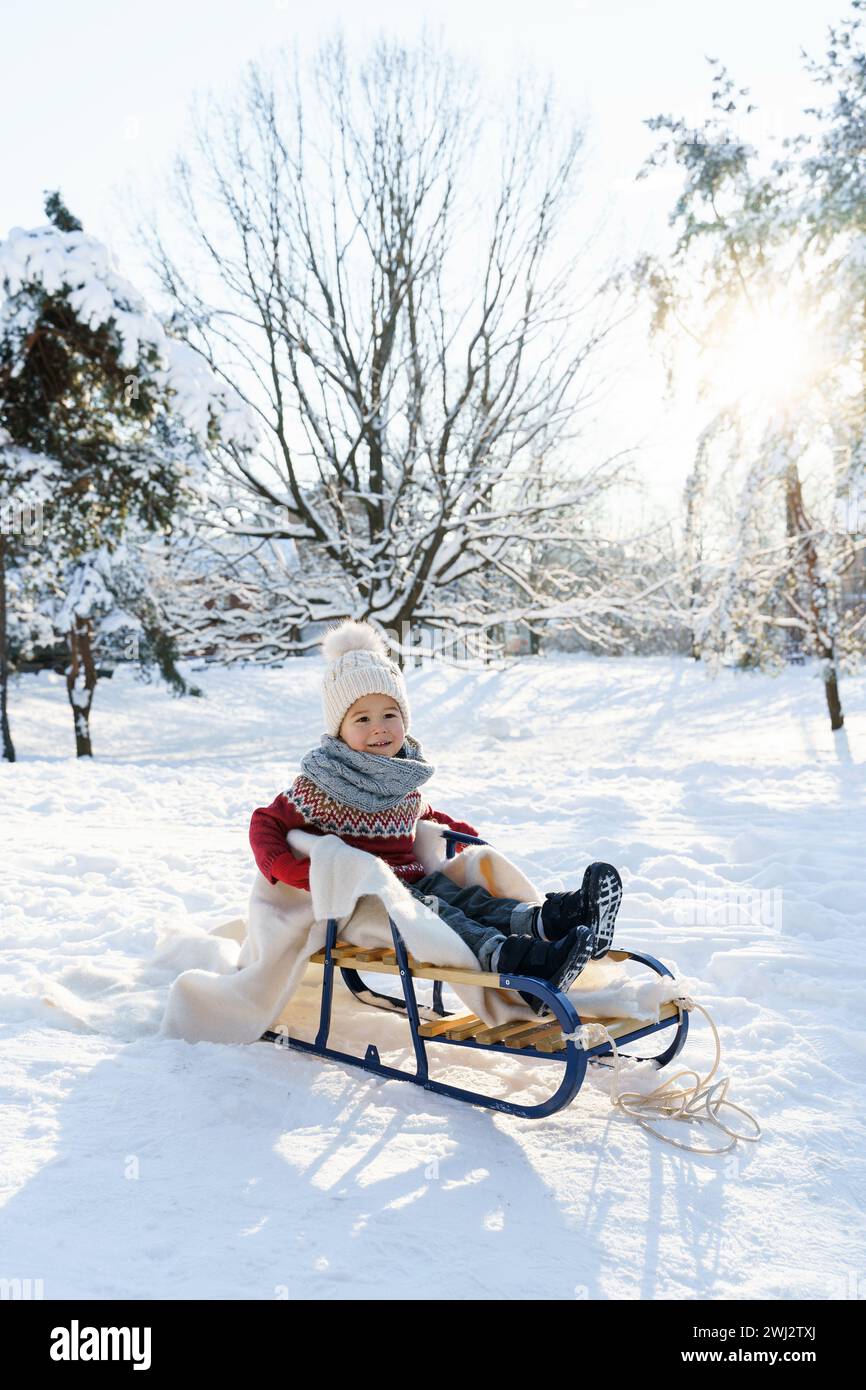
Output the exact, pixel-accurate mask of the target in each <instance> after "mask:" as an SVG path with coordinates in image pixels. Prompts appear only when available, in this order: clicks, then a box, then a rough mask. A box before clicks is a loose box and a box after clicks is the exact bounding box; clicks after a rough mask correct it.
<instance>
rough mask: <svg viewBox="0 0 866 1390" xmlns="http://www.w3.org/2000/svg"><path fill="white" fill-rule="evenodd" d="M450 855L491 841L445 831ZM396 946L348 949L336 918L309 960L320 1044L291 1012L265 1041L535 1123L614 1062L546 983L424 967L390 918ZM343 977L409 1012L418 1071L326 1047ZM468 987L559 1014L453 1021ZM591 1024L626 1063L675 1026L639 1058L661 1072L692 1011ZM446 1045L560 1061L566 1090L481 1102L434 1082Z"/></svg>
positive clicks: (653, 964)
mask: <svg viewBox="0 0 866 1390" xmlns="http://www.w3.org/2000/svg"><path fill="white" fill-rule="evenodd" d="M443 835H444V836H445V838H446V841H447V846H446V853H447V857H448V858H449V859H451V858H452V857H453V855H454V846H455V843H456V842H457V841H458V840H461V841H463V842H465V843H468V844H476V845H483V844H487V841H486V840H482V839H479V838H478V837H477V836H475V835H465V834H463V832H462V831H456V830H445V831H443ZM388 920H389V922H390V926H391V936H392V938H393V942H394V945H393V948H391V947H386V946H378V947H370V948H365V947H363V946H353V945H352V944H351V943H349V942H340V941H338V940H337V922H336V920H335V919H334V918H330V919H329V921H328V925H327V933H326V938H325V946H324V948H323V950H321V951H318V952H317V953H316V954H315V955H314V956H311V957H310V959H311V961H312V962H314V963H315V964H317V965H321V966H322V967H323V975H322V1000H321V1009H320V1014H319V1029H318V1032H317V1034H316V1037H315V1040H314V1041H313V1042H308V1041H306V1040H305V1039H303V1038H295V1037H292V1036H291V1034H290V1033H289V1031H288V1021H287V1015H288V1009H287V1010H286V1017H285V1018H284V1017H283V1016H281V1017H280V1018H278V1019H277V1020H275V1022H274V1023H273V1025H272V1027H271V1028H270V1029H269V1030H268V1031H267V1032H266V1033H264V1034H263V1035H262V1038H261V1041H262V1042H269V1043H272V1044H274V1043H275V1044H279V1045H281V1046H286V1047H293V1048H297V1049H298V1050H299V1051H301V1052H309V1053H312V1054H314V1055H315V1056H318V1057H329V1058H331V1059H332V1060H333V1061H335V1062H348V1063H350V1064H351V1065H352V1066H355V1067H363V1068H364V1070H365V1071H369V1072H373V1073H374V1074H375V1075H376V1076H387V1077H391V1078H393V1079H394V1080H399V1081H413V1082H414V1083H415V1084H416V1085H417V1086H423V1087H424V1089H425V1090H427V1091H435V1092H436V1093H437V1094H439V1095H443V1096H452V1097H453V1098H454V1099H455V1100H463V1101H469V1102H470V1103H471V1104H472V1105H484V1106H487V1107H488V1108H489V1109H491V1110H501V1111H503V1112H504V1113H505V1114H508V1115H522V1116H523V1117H525V1118H527V1119H540V1118H541V1117H542V1116H543V1115H552V1114H554V1113H555V1111H557V1110H561V1109H562V1108H563V1106H565V1105H568V1104H569V1102H570V1101H572V1100H573V1099H574V1097H575V1096H576V1095H577V1093H578V1091H579V1090H580V1088H581V1086H582V1084H583V1080H584V1077H585V1076H586V1070H587V1066H588V1064H589V1063H590V1062H598V1060H599V1059H600V1058H602V1057H603V1056H604V1055H605V1054H607V1055H610V1054H611V1052H612V1048H611V1045H610V1043H609V1042H606V1041H605V1042H601V1043H598V1044H596V1045H595V1046H589V1045H587V1042H586V1041H585V1037H584V1036H582V1033H581V1030H582V1022H581V1019H580V1018H579V1017H578V1014H577V1011H576V1009H575V1007H574V1003H573V997H572V996H570V995H568V994H564V993H562V992H561V991H559V990H557V989H552V988H551V986H550V985H548V984H547V983H546V982H545V981H543V980H537V979H534V978H532V977H530V976H525V975H496V974H487V973H485V972H482V971H478V970H462V969H457V968H455V967H451V966H437V965H431V964H429V963H428V962H424V961H416V960H414V959H413V958H412V957H411V956H409V955H408V953H407V951H406V946H405V943H404V942H403V938H402V937H401V936H400V933H399V931H398V930H397V927H396V926H395V925H394V922H393V921H391V919H390V918H389V919H388ZM608 957H609V958H610V959H611V960H615V961H621V960H634V961H639V962H640V963H641V964H642V965H645V966H647V968H648V969H650V970H653V971H655V973H656V974H657V975H667V976H668V977H669V978H673V976H672V974H671V971H670V970H668V969H667V967H666V966H664V965H662V963H661V962H660V961H658V960H656V959H655V958H654V957H653V956H649V955H645V954H643V953H642V952H638V951H623V950H611V951H609V952H608ZM337 970H339V972H340V974H341V976H342V978H343V980H344V982H345V983H346V985H347V986H348V988H349V989H350V991H351V993H352V994H353V995H354V996H355V998H356V999H357V1000H359V1002H361V1003H363V1004H368V1005H370V1006H372V1007H375V1008H380V1009H385V1010H387V1011H388V1012H391V1013H402V1014H404V1015H405V1016H406V1018H407V1020H408V1023H409V1030H410V1035H411V1038H412V1045H413V1048H414V1052H415V1071H414V1072H408V1071H400V1070H399V1069H398V1068H396V1067H389V1066H386V1065H385V1064H384V1063H383V1062H382V1061H381V1060H380V1057H379V1052H378V1049H377V1047H376V1045H375V1043H369V1044H368V1046H367V1050H366V1052H365V1053H364V1056H363V1057H357V1056H353V1055H352V1054H351V1053H347V1052H340V1051H338V1050H337V1049H336V1048H333V1047H329V1046H328V1035H329V1032H330V1027H331V1008H332V1002H333V991H334V974H335V971H337ZM362 970H363V971H364V973H365V974H371V975H395V976H397V977H398V978H399V980H400V985H401V988H402V996H403V997H402V998H395V997H394V996H393V995H389V994H382V993H379V992H378V991H377V990H375V989H373V988H372V987H371V986H369V985H368V984H366V983H365V981H364V980H363V979H362V978H361V975H360V973H359V972H360V971H362ZM415 980H430V981H432V982H433V1003H432V1007H430V1006H426V1005H423V1004H419V1002H418V1000H417V998H416V995H415V986H414V981H415ZM443 984H462V985H474V986H480V987H481V988H483V989H500V990H501V989H509V990H521V991H522V992H525V993H526V994H532V995H535V996H537V997H538V998H540V999H542V1000H543V1001H544V1003H545V1004H546V1005H547V1006H548V1008H549V1009H550V1010H551V1013H552V1015H553V1017H545V1018H535V1019H519V1020H512V1021H511V1022H510V1023H501V1024H499V1025H497V1026H496V1027H490V1026H488V1025H487V1024H485V1023H484V1022H483V1021H482V1020H481V1019H480V1018H476V1016H475V1015H474V1014H471V1013H463V1014H451V1013H448V1011H447V1010H446V1009H445V1008H444V1007H443V1004H442V985H443ZM587 1022H588V1023H590V1024H592V1023H599V1022H601V1023H603V1024H604V1025H605V1027H606V1028H607V1029H608V1030H609V1032H610V1034H611V1036H612V1037H614V1038H615V1039H616V1045H617V1049H618V1051H619V1054H620V1056H625V1057H629V1056H634V1054H633V1053H628V1052H624V1051H623V1047H627V1046H629V1045H630V1044H632V1043H634V1042H637V1041H638V1040H639V1039H640V1038H645V1037H648V1036H649V1034H651V1033H658V1032H660V1031H661V1030H662V1029H665V1028H675V1030H676V1031H675V1033H674V1036H673V1038H672V1040H671V1042H670V1044H669V1046H668V1047H667V1049H666V1050H665V1051H664V1052H663V1053H661V1055H659V1056H656V1057H652V1058H643V1057H638V1058H636V1060H638V1061H647V1060H649V1061H653V1062H654V1063H655V1065H656V1067H664V1066H667V1064H668V1062H671V1061H673V1059H674V1057H676V1056H677V1054H678V1053H679V1052H680V1051H681V1050H682V1047H683V1045H684V1043H685V1040H686V1037H687V1036H688V1029H689V1016H688V1013H687V1011H686V1010H685V1009H684V1008H683V1007H682V1006H681V1005H680V1004H677V1003H670V1004H663V1005H661V1007H660V1009H659V1021H658V1023H646V1022H642V1021H640V1020H638V1019H632V1018H607V1019H596V1018H593V1019H588V1020H587ZM431 1043H432V1044H435V1045H436V1046H448V1047H469V1048H474V1049H475V1050H476V1051H481V1052H494V1053H505V1054H506V1055H510V1056H515V1057H531V1058H533V1059H535V1058H538V1059H542V1060H544V1061H552V1062H556V1063H559V1064H560V1066H561V1067H562V1073H561V1076H560V1081H559V1086H558V1087H557V1089H556V1090H555V1091H554V1093H553V1095H552V1096H550V1098H549V1099H548V1100H545V1101H543V1102H541V1103H540V1104H537V1105H520V1104H518V1103H516V1102H514V1101H510V1100H499V1099H497V1098H496V1097H494V1096H486V1095H482V1094H481V1093H480V1092H477V1091H470V1090H466V1089H464V1088H463V1087H460V1086H449V1085H448V1084H447V1083H445V1082H443V1081H436V1080H434V1079H433V1078H432V1077H431V1076H430V1072H429V1060H428V1056H427V1049H428V1047H429V1045H430V1044H431Z"/></svg>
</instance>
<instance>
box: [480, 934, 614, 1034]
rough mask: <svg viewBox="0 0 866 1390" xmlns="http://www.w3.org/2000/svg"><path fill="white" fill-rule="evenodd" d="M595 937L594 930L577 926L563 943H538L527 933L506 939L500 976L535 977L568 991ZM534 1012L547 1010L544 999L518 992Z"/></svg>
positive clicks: (521, 991)
mask: <svg viewBox="0 0 866 1390" xmlns="http://www.w3.org/2000/svg"><path fill="white" fill-rule="evenodd" d="M594 945H595V936H594V935H593V931H592V928H591V927H577V928H576V929H575V930H574V931H570V932H568V933H567V934H566V935H565V936H564V937H563V938H562V940H561V941H536V940H535V938H534V937H532V936H527V935H526V934H525V933H521V934H519V935H514V936H506V938H505V940H504V941H503V943H502V945H501V947H500V948H499V958H498V960H497V962H496V970H497V971H498V973H499V974H500V975H533V976H534V977H535V978H536V979H538V980H544V981H545V983H546V984H549V985H552V986H553V987H554V989H561V990H563V991H564V990H567V989H568V987H569V985H571V984H572V982H573V981H574V980H576V979H577V977H578V975H579V974H580V972H581V970H582V969H583V967H584V966H585V965H586V963H587V961H588V960H589V959H590V956H591V955H592V951H593V947H594ZM518 992H519V994H520V997H521V999H525V1000H526V1002H527V1004H529V1006H530V1008H532V1009H533V1010H534V1011H535V1013H537V1014H541V1013H545V1012H546V1011H547V1006H546V1004H544V1003H543V1002H542V1000H540V999H538V998H536V996H535V995H532V994H524V992H523V990H520V991H518Z"/></svg>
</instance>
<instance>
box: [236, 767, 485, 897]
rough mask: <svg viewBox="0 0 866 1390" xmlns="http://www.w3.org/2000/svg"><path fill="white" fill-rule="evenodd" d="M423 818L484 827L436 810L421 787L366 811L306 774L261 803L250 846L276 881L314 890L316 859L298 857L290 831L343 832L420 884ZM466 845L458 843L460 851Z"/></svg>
mask: <svg viewBox="0 0 866 1390" xmlns="http://www.w3.org/2000/svg"><path fill="white" fill-rule="evenodd" d="M419 820H432V821H437V822H438V823H439V824H440V825H447V826H449V827H450V829H451V830H462V831H463V832H464V834H466V835H477V834H478V831H477V830H475V829H474V828H473V827H472V826H471V825H468V824H467V823H466V821H460V820H452V819H451V817H450V816H447V815H446V814H445V812H444V811H434V810H433V808H432V806H430V805H429V803H428V802H427V801H425V799H424V798H423V797H422V795H421V793H420V791H418V790H417V788H416V790H415V791H411V792H408V793H407V794H406V796H404V797H403V798H402V799H401V800H400V801H398V802H397V805H396V806H391V807H388V808H387V809H385V810H378V811H361V810H358V808H357V807H355V806H346V805H344V804H343V803H342V802H341V801H335V800H334V798H333V797H332V796H329V795H328V793H327V792H325V791H322V789H321V787H317V786H316V784H315V782H311V781H310V779H309V777H305V776H304V775H303V774H301V775H300V776H298V777H296V778H295V780H294V782H293V783H292V785H291V787H290V788H289V790H288V791H287V792H284V793H282V794H281V795H280V796H278V797H277V798H276V800H275V801H272V802H271V804H270V806H259V807H258V808H257V809H256V810H255V811H253V814H252V819H251V821H250V845H251V846H252V851H253V855H254V857H255V861H256V864H257V865H258V867H259V869H260V870H261V872H262V873H263V874H264V875H265V877H266V878H267V879H269V880H270V882H271V883H276V882H277V881H279V882H280V883H288V884H289V885H290V886H291V887H292V888H304V889H306V891H307V892H309V891H310V861H309V859H306V858H304V859H296V858H295V856H294V854H293V853H292V851H291V850H290V849H289V846H288V843H287V841H286V835H287V833H288V832H289V831H290V830H309V831H310V832H311V833H312V834H314V835H339V837H340V839H341V840H345V842H346V844H347V845H354V846H355V847H356V848H357V849H365V850H367V851H368V852H369V853H370V854H375V855H378V857H379V858H380V859H384V861H385V863H386V864H388V865H389V866H390V867H391V869H392V870H393V871H394V873H395V874H396V875H397V877H398V878H399V879H400V880H401V881H402V882H403V883H416V882H417V881H418V879H419V878H423V877H424V872H425V871H424V867H423V865H421V864H419V862H418V860H417V859H416V858H415V850H414V845H415V826H416V825H417V823H418V821H419ZM462 848H463V846H462V845H460V844H458V845H457V846H456V849H457V850H458V851H459V850H461V849H462Z"/></svg>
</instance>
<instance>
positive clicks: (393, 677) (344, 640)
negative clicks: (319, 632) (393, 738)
mask: <svg viewBox="0 0 866 1390" xmlns="http://www.w3.org/2000/svg"><path fill="white" fill-rule="evenodd" d="M322 655H323V657H324V658H325V660H326V661H327V663H328V666H327V669H326V671H325V675H324V677H323V679H322V713H323V714H324V717H325V732H326V733H328V734H330V735H331V737H332V738H336V737H337V736H338V735H339V732H340V725H341V724H342V722H343V718H344V716H345V713H346V710H347V709H349V707H350V706H351V705H353V704H354V703H355V701H356V700H360V698H361V696H362V695H391V696H392V697H393V699H394V701H395V703H396V704H398V705H399V706H400V713H401V714H402V716H403V728H404V730H405V732H406V733H408V732H409V696H408V694H407V692H406V683H405V681H404V680H403V672H402V671H401V670H400V668H399V666H397V665H396V664H395V662H393V661H392V660H391V658H390V657H389V655H388V647H387V645H386V643H385V639H384V637H383V636H382V634H381V633H380V632H379V631H378V630H377V629H376V628H375V627H373V626H372V625H371V624H370V623H364V622H356V621H355V620H354V619H353V618H347V619H346V620H345V622H342V623H340V625H339V627H332V628H331V630H330V631H329V632H327V633H326V634H325V638H324V640H323V642H322Z"/></svg>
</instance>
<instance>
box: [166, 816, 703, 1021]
mask: <svg viewBox="0 0 866 1390" xmlns="http://www.w3.org/2000/svg"><path fill="white" fill-rule="evenodd" d="M287 839H288V843H289V847H290V848H291V849H292V851H293V852H294V853H295V854H297V855H299V856H300V855H307V856H308V857H309V859H310V891H309V892H307V891H306V890H303V889H299V888H290V887H288V886H287V885H286V884H283V883H275V884H271V883H269V882H268V880H267V879H266V878H265V877H264V875H263V874H260V873H258V872H257V873H256V877H255V881H254V883H253V887H252V892H251V894H250V900H249V909H248V913H247V920H246V922H243V921H233V922H229V923H225V924H223V925H221V926H219V927H217V928H216V929H215V930H214V931H212V932H210V933H202V941H201V946H202V961H203V963H205V962H206V963H207V965H208V966H209V967H210V968H209V969H203V968H199V969H191V970H185V971H184V972H183V973H182V974H180V975H178V977H177V978H176V979H175V980H174V981H173V982H172V985H171V987H170V990H169V995H168V1002H167V1005H166V1010H165V1014H164V1016H163V1020H162V1024H161V1026H160V1033H161V1034H162V1035H164V1036H167V1037H178V1038H184V1039H186V1040H187V1041H188V1042H199V1041H201V1042H222V1043H248V1042H256V1041H257V1040H258V1039H259V1038H260V1037H261V1036H262V1034H263V1033H264V1032H266V1031H267V1030H268V1029H269V1028H270V1027H271V1026H272V1025H273V1024H274V1023H275V1022H276V1020H277V1019H278V1018H279V1017H280V1015H281V1014H282V1013H283V1010H284V1009H285V1007H286V1005H287V1004H288V1002H289V1000H290V999H291V997H292V995H293V993H294V992H295V990H296V989H297V987H298V985H299V984H300V981H301V978H302V976H303V974H304V971H305V969H306V966H307V962H308V960H309V958H310V956H311V955H314V954H315V952H316V951H318V950H321V948H322V947H323V946H324V944H325V932H326V929H327V921H328V918H331V917H335V918H336V919H337V922H338V937H339V938H341V939H342V940H344V941H350V942H352V943H353V944H355V945H357V946H366V947H372V946H391V945H392V944H393V943H392V938H391V931H390V926H389V923H388V917H389V915H390V917H391V919H392V920H393V921H394V923H395V925H396V926H397V928H398V930H399V932H400V934H401V935H402V937H403V940H404V941H405V942H406V947H407V949H408V951H409V954H410V955H412V956H414V957H415V959H416V960H422V961H428V962H431V963H434V964H437V965H443V966H460V967H463V968H465V969H468V970H479V969H480V966H479V963H478V961H477V960H476V958H475V956H474V955H473V954H472V952H471V951H470V949H469V947H468V946H467V945H466V943H465V942H464V941H462V940H461V939H460V937H459V936H457V934H456V932H454V931H452V930H451V928H450V927H448V925H447V924H446V923H445V922H443V921H442V920H441V918H439V917H438V916H437V914H436V912H435V910H433V908H431V907H429V906H427V905H426V904H425V903H423V902H421V901H419V900H418V899H417V898H415V897H414V896H413V895H412V894H411V893H410V892H409V890H408V889H407V888H406V887H405V885H404V884H402V883H401V882H400V880H399V879H398V878H397V877H396V875H395V874H394V873H393V872H392V871H391V869H390V868H389V867H388V866H387V864H385V862H384V861H383V860H382V859H379V858H378V857H377V856H376V855H373V854H368V853H367V852H366V851H364V850H360V849H356V848H354V847H353V846H351V845H347V844H345V843H344V842H343V841H342V840H341V839H339V837H338V836H336V835H311V834H309V833H307V832H305V831H302V830H292V831H290V832H289V834H288V836H287ZM415 850H416V854H417V857H418V859H419V861H420V863H421V864H422V865H423V867H424V869H425V871H426V872H427V873H432V872H433V871H434V870H439V871H440V872H442V873H444V874H447V875H448V877H449V878H451V879H453V880H454V881H455V882H456V883H459V884H460V885H461V886H470V885H472V884H480V885H481V886H482V887H485V888H487V890H488V892H491V893H492V894H493V895H494V897H509V898H517V899H519V900H520V901H523V902H536V903H540V902H543V901H544V893H543V891H539V889H538V888H536V886H535V885H534V884H533V883H531V882H530V880H529V879H528V878H526V876H525V875H524V874H523V873H522V872H521V871H520V869H518V868H517V866H516V865H515V864H513V863H512V862H511V861H510V860H509V859H507V858H506V857H505V855H503V854H500V853H499V851H498V850H495V849H493V848H491V847H490V846H489V845H469V846H467V847H466V848H465V849H464V850H462V851H461V852H460V853H459V854H457V855H455V857H454V858H453V859H451V860H448V859H447V858H446V855H445V841H444V839H443V837H442V828H441V826H439V825H437V824H435V823H434V822H432V821H419V823H418V826H417V829H416V835H415ZM215 937H216V938H222V940H221V942H220V949H219V950H218V951H217V952H216V953H215V952H214V945H215V944H216V943H215V942H214V940H213V938H215ZM215 955H216V959H215ZM214 964H216V965H217V969H216V970H214V969H213V966H214ZM376 979H377V980H379V979H381V980H382V981H383V983H385V987H386V988H390V986H389V985H388V983H387V982H388V981H389V979H390V977H388V976H381V977H380V976H377V977H376ZM452 988H454V989H455V992H456V993H457V994H458V995H459V997H460V999H461V1000H462V1002H463V1003H464V1004H465V1005H466V1007H467V1008H469V1009H470V1010H471V1011H472V1012H473V1013H474V1014H477V1016H478V1017H479V1018H482V1019H484V1021H485V1022H486V1023H488V1024H491V1025H493V1024H498V1023H504V1022H506V1021H507V1020H509V1019H512V1018H525V1017H528V1018H532V1017H534V1015H533V1014H532V1012H531V1010H530V1009H529V1007H528V1005H526V1004H525V1003H524V1002H523V1000H521V999H520V996H519V995H518V994H516V993H514V992H512V991H508V990H502V991H499V990H490V989H481V988H474V987H473V986H471V985H466V986H464V985H460V986H452ZM680 990H681V985H678V986H677V987H674V988H672V982H671V981H667V980H661V979H659V978H658V977H657V976H655V975H652V976H648V977H645V978H643V979H641V980H640V981H636V980H633V979H631V978H629V977H628V976H627V975H626V974H625V972H624V970H623V967H622V966H617V965H615V964H613V963H612V962H607V961H598V962H591V963H590V965H589V966H587V967H586V969H585V970H584V971H583V973H582V974H581V975H580V976H579V978H578V980H577V981H575V984H574V985H573V986H572V993H573V995H574V996H575V999H574V1002H575V1006H576V1007H577V1010H578V1013H579V1014H580V1015H581V1016H582V1017H600V1016H607V1017H639V1018H657V1017H658V1007H659V1004H660V1003H661V1002H664V1001H665V1000H667V999H669V998H672V997H674V995H675V994H676V993H678V992H680ZM394 992H395V993H396V992H397V991H394Z"/></svg>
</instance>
